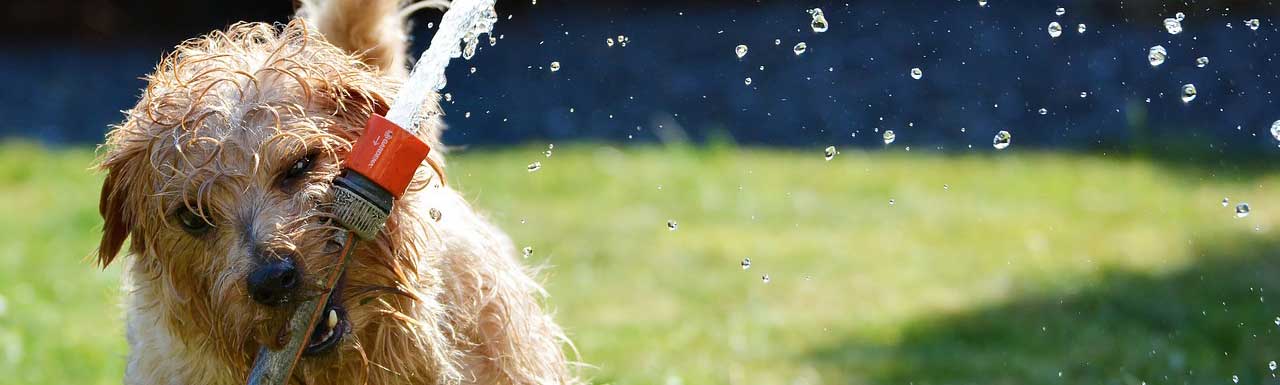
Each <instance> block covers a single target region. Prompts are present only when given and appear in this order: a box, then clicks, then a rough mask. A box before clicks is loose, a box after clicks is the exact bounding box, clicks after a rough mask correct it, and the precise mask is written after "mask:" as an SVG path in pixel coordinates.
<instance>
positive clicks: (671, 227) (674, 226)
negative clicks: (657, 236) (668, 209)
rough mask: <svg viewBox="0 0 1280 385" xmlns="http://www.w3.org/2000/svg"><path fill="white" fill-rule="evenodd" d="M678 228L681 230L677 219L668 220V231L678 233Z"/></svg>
mask: <svg viewBox="0 0 1280 385" xmlns="http://www.w3.org/2000/svg"><path fill="white" fill-rule="evenodd" d="M678 228H680V224H679V223H676V220H675V219H668V220H667V230H670V231H676V229H678Z"/></svg>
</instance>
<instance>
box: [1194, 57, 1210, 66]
mask: <svg viewBox="0 0 1280 385" xmlns="http://www.w3.org/2000/svg"><path fill="white" fill-rule="evenodd" d="M1207 65H1209V57H1208V56H1201V57H1198V58H1196V67H1200V68H1204V67H1205V66H1207Z"/></svg>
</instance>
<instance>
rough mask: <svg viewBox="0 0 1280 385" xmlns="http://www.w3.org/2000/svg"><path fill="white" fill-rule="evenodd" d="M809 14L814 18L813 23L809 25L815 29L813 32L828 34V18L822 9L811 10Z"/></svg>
mask: <svg viewBox="0 0 1280 385" xmlns="http://www.w3.org/2000/svg"><path fill="white" fill-rule="evenodd" d="M808 12H809V15H810V16H813V21H812V22H810V23H809V27H810V28H813V32H815V33H823V32H827V17H826V16H825V15H823V14H822V8H814V9H810V10H809V11H808Z"/></svg>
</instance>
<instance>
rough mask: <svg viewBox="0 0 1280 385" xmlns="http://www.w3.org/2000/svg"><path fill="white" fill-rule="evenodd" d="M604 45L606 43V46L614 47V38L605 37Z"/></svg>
mask: <svg viewBox="0 0 1280 385" xmlns="http://www.w3.org/2000/svg"><path fill="white" fill-rule="evenodd" d="M604 45H605V46H608V47H612V46H613V38H612V37H606V38H604Z"/></svg>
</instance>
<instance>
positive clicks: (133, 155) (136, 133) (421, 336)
mask: <svg viewBox="0 0 1280 385" xmlns="http://www.w3.org/2000/svg"><path fill="white" fill-rule="evenodd" d="M331 1H332V2H331V3H327V4H313V3H307V4H304V7H312V8H307V9H309V10H310V12H311V13H308V11H307V10H304V11H303V12H302V14H303V15H308V17H311V16H317V17H319V16H318V15H323V17H320V18H318V19H316V20H315V21H314V23H309V22H308V21H306V20H303V19H297V20H294V21H292V22H291V23H289V24H288V25H286V26H283V27H279V28H277V27H272V26H271V25H268V24H262V23H240V24H236V25H233V26H231V27H230V28H228V29H227V30H226V31H217V32H213V33H211V34H209V35H207V36H204V37H201V38H198V39H193V40H190V41H187V42H185V43H183V44H182V45H180V46H178V47H177V48H176V50H175V51H174V52H173V53H172V54H170V55H168V56H167V57H166V58H164V59H163V60H162V61H161V62H160V64H159V65H158V66H157V67H156V70H155V72H154V73H152V74H150V75H148V76H147V78H146V79H147V81H148V85H147V88H146V90H145V92H144V93H143V95H142V98H141V100H140V101H139V102H138V104H137V106H136V107H134V108H133V109H131V110H129V111H127V113H126V118H125V120H124V122H123V123H121V124H120V125H118V126H117V127H115V128H114V129H113V130H112V132H111V133H110V134H108V137H107V142H106V144H105V145H104V149H105V151H104V152H103V154H102V158H101V160H100V163H99V167H100V168H101V169H103V170H105V171H106V172H107V178H106V181H105V183H104V185H103V190H102V200H101V206H100V210H101V213H102V216H103V219H104V222H105V227H104V229H103V238H102V243H101V245H100V248H99V261H100V263H101V264H102V265H103V266H106V265H107V264H109V263H111V262H112V260H113V259H114V258H115V256H116V254H117V252H118V251H119V250H120V249H121V247H122V245H123V243H124V242H125V239H126V238H128V239H129V240H130V243H129V248H128V250H127V254H128V255H129V257H128V258H126V259H125V263H126V264H127V267H126V273H125V274H126V277H125V278H126V279H125V281H126V284H125V292H126V295H127V297H128V298H127V300H126V312H127V323H128V330H127V334H128V340H129V347H130V354H129V359H128V367H127V369H126V373H125V383H126V384H193V383H200V384H237V383H243V382H244V380H245V378H246V376H247V374H248V371H249V366H250V365H251V362H252V359H253V355H254V354H255V352H256V349H257V348H258V346H259V345H260V344H262V343H268V344H270V343H273V342H272V341H274V336H275V335H276V333H277V332H278V331H279V330H280V327H281V325H282V324H283V321H284V317H285V316H286V315H287V313H288V311H289V310H291V308H289V307H288V306H285V307H282V308H278V309H270V308H267V307H264V306H262V305H258V304H257V303H255V302H253V301H251V300H250V299H249V296H248V295H247V291H246V290H247V289H246V288H245V283H244V281H245V275H246V274H247V272H248V271H249V269H250V265H251V258H250V255H254V253H261V252H262V251H263V250H270V251H272V252H275V251H280V252H291V253H294V254H296V255H298V256H299V259H300V261H299V264H300V265H301V267H302V270H303V271H304V274H307V275H306V277H307V279H305V280H304V281H306V282H311V281H314V277H317V276H319V275H320V274H321V272H323V271H325V270H327V269H332V268H334V267H335V262H336V261H337V255H336V253H337V247H335V245H334V244H333V242H332V240H333V237H334V234H335V231H337V230H336V228H335V227H334V225H332V224H331V222H330V221H329V215H328V212H329V210H328V208H327V207H326V205H327V204H329V202H330V201H331V199H332V198H331V194H330V191H329V189H330V183H329V182H330V181H331V180H332V179H333V178H334V177H335V176H336V175H337V172H338V171H339V168H340V164H339V162H340V159H341V158H342V156H343V155H344V154H345V153H346V152H347V151H348V150H349V149H350V147H351V144H352V142H353V141H354V140H355V139H356V138H357V137H358V136H359V135H360V133H361V131H362V130H363V123H364V121H365V120H366V119H367V118H368V116H369V115H370V114H372V113H385V110H386V108H387V101H388V99H389V98H391V97H393V96H394V95H395V94H396V91H397V89H398V87H399V85H400V79H401V78H400V77H401V76H402V75H403V74H404V71H403V67H404V56H403V55H404V52H403V51H404V31H403V23H402V21H401V17H400V16H399V15H398V13H399V11H400V6H401V4H399V3H398V2H397V1H395V0H378V1H359V0H331ZM354 4H362V5H363V6H359V7H357V6H354ZM318 9H323V10H327V11H316V10H318ZM330 11H333V12H340V13H342V15H341V16H339V15H338V14H337V13H330ZM317 12H319V13H317ZM370 23H372V24H370ZM313 24H314V25H313ZM316 25H318V28H315V26H316ZM369 25H376V26H377V27H376V28H369V27H367V26H369ZM317 31H347V32H350V33H352V34H356V35H364V36H376V38H372V40H370V39H364V40H361V39H348V37H350V36H353V35H350V34H344V35H342V36H344V38H343V39H344V40H339V41H340V43H339V46H340V47H342V49H340V48H339V47H335V46H334V45H333V44H330V43H329V42H327V41H326V40H325V36H322V35H321V34H320V33H318V32H317ZM370 31H377V32H376V33H374V32H370ZM335 33H337V32H335ZM328 37H332V36H328ZM344 49H345V50H344ZM427 108H428V109H429V111H431V114H432V116H433V118H432V119H428V120H426V121H425V122H424V123H423V127H422V131H421V132H422V134H421V135H422V137H423V139H424V140H427V141H428V142H429V143H430V144H431V145H432V148H433V149H434V150H436V151H433V157H434V158H433V159H436V160H438V161H443V158H440V156H441V153H440V152H439V150H440V149H441V145H440V143H439V131H440V127H441V126H442V123H441V121H440V119H439V116H440V110H439V107H438V106H437V105H436V102H434V101H432V102H431V103H430V105H429V106H427ZM308 153H317V154H319V156H318V165H317V166H316V167H315V169H313V170H312V171H311V172H310V173H308V174H307V176H305V177H304V178H301V179H303V180H301V181H299V182H297V183H293V184H285V183H283V182H282V181H281V179H280V176H281V175H282V172H283V170H284V169H286V168H287V167H289V165H291V164H292V163H293V162H294V161H295V160H296V159H298V158H299V157H302V156H304V155H305V154H308ZM184 207H185V208H188V209H189V210H191V211H192V212H196V213H207V214H208V215H207V217H206V218H207V220H208V221H209V222H210V223H211V224H213V225H214V227H213V229H212V230H210V231H209V232H207V233H204V234H201V235H198V236H197V235H191V234H188V233H186V232H184V231H183V230H182V229H181V228H180V226H179V225H178V224H177V222H176V221H175V219H174V218H173V213H174V212H175V210H178V209H181V208H184ZM432 209H436V210H438V211H439V212H440V213H441V214H442V218H441V219H440V220H439V221H434V220H432V218H431V217H430V215H429V211H430V210H432ZM515 255H516V251H515V248H514V246H513V245H512V243H511V241H510V240H509V239H508V238H507V236H506V235H505V234H503V232H502V231H500V230H499V229H497V228H496V227H494V226H493V225H491V224H490V223H488V222H487V221H486V220H485V219H484V218H482V217H481V216H480V215H478V214H477V213H476V212H475V210H473V209H472V208H471V207H470V206H469V205H468V204H467V202H466V201H465V200H464V199H463V198H462V196H461V195H460V194H459V193H458V192H456V191H454V190H453V189H451V188H450V187H449V186H446V185H443V184H442V183H440V176H439V175H436V174H435V173H434V172H432V170H431V168H430V167H422V168H421V169H420V170H419V172H418V174H417V176H416V177H415V181H414V183H413V185H412V186H411V187H410V191H409V192H408V193H407V194H406V195H405V196H404V198H403V199H402V200H400V201H398V202H397V204H396V208H395V210H394V212H393V213H392V217H391V219H390V221H389V223H388V224H387V228H386V229H385V230H384V231H383V232H382V233H381V234H380V235H379V236H378V237H377V239H376V240H375V241H372V242H365V243H362V244H360V246H358V249H357V252H356V255H355V257H354V259H353V261H352V262H351V265H350V266H349V268H348V271H347V274H346V278H345V279H346V288H345V290H344V291H343V294H342V295H343V298H342V303H343V305H344V306H345V308H346V309H347V312H348V315H349V321H350V322H351V325H352V332H351V334H349V335H348V336H347V337H346V339H344V340H343V344H342V345H340V346H339V348H338V349H336V351H333V352H330V353H328V354H326V355H323V356H318V357H307V358H304V359H303V360H302V362H301V363H300V365H299V367H298V368H297V369H296V370H295V373H294V382H295V383H305V384H361V383H368V384H460V383H466V384H559V383H574V382H577V380H576V379H575V378H574V376H573V375H572V373H571V370H570V369H569V368H568V365H569V364H568V361H567V360H566V357H565V354H564V351H563V349H564V348H566V345H567V341H568V340H567V339H566V338H565V337H564V334H563V333H562V332H561V330H560V328H559V327H558V326H557V325H556V324H555V323H554V321H553V320H552V319H551V317H550V316H549V315H548V314H547V313H546V312H545V311H544V310H543V309H542V307H541V306H540V304H539V301H540V299H541V298H542V297H544V296H545V293H544V292H543V291H542V289H541V287H539V285H538V284H537V283H536V282H535V281H534V280H533V279H532V278H531V273H530V272H528V271H526V269H525V268H524V267H523V266H521V265H520V263H519V262H518V260H517V259H516V258H515ZM324 289H325V288H322V287H319V286H317V285H315V284H308V285H307V286H306V287H305V289H304V292H309V293H315V292H318V291H319V290H324Z"/></svg>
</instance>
